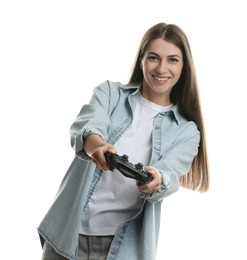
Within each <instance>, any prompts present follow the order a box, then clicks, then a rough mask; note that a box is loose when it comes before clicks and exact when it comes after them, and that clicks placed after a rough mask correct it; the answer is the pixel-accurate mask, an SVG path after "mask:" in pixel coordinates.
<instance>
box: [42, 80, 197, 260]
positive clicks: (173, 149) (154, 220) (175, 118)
mask: <svg viewBox="0 0 247 260" xmlns="http://www.w3.org/2000/svg"><path fill="white" fill-rule="evenodd" d="M138 91H140V86H134V85H122V84H121V83H118V82H110V81H106V82H104V83H102V84H101V85H100V86H98V87H96V88H95V89H94V92H93V95H92V98H91V100H90V102H89V104H87V105H84V106H83V107H82V109H81V111H80V113H79V114H78V116H77V118H76V120H75V122H74V123H73V124H72V126H71V129H70V130H71V145H72V147H73V148H74V150H75V158H74V160H73V162H72V163H71V165H70V167H69V169H68V171H67V173H66V175H65V177H64V179H63V181H62V183H61V186H60V187H59V190H58V193H57V195H56V197H55V199H54V202H53V204H52V206H51V207H50V209H49V210H48V212H47V214H46V216H45V217H44V219H43V220H42V222H41V224H40V225H39V227H38V232H39V234H40V236H41V240H47V241H49V243H50V244H51V245H52V246H53V247H54V248H55V249H56V250H57V251H58V252H59V253H60V254H61V255H63V256H65V257H67V258H68V259H70V260H75V259H76V255H77V247H78V235H79V229H80V220H81V216H82V214H83V212H84V210H85V208H86V207H87V204H88V202H89V200H90V198H91V196H92V194H93V192H94V190H95V189H96V187H97V184H98V183H99V181H100V178H101V176H102V171H101V170H100V169H98V168H96V167H95V165H94V164H93V163H92V161H91V159H90V158H89V157H88V156H87V155H86V154H85V153H84V151H83V150H82V147H83V139H84V137H86V136H87V135H89V134H91V133H96V134H99V135H101V136H102V138H104V139H105V140H107V141H108V142H109V143H111V144H114V143H115V142H116V141H117V140H118V139H119V138H120V137H121V135H122V134H123V133H124V131H126V129H127V128H128V127H129V125H130V124H131V122H132V115H133V113H132V111H133V108H134V106H135V104H134V102H133V98H132V96H133V95H135V94H136V93H137V92H138ZM199 141H200V132H199V131H198V128H197V126H196V124H195V123H194V122H192V121H187V120H186V119H185V118H184V117H183V116H182V115H181V114H180V113H179V108H178V106H177V105H175V106H174V107H173V108H172V110H171V111H169V112H165V113H160V114H158V115H157V117H156V118H155V120H154V124H153V134H152V156H151V161H150V165H153V166H154V167H155V168H157V169H158V170H159V171H160V172H161V174H162V176H163V183H162V187H161V189H160V190H159V191H157V192H155V193H153V194H152V195H151V196H150V195H146V194H144V193H140V196H141V197H143V198H145V202H144V204H143V207H142V209H141V211H140V212H139V213H138V214H137V216H135V217H134V218H132V219H130V220H129V221H127V222H126V223H125V224H124V225H122V226H120V227H119V228H118V230H117V232H116V234H115V237H114V240H113V242H112V245H111V248H110V250H109V254H108V258H107V259H108V260H126V259H131V260H140V259H141V260H153V259H155V255H156V248H157V241H158V235H159V226H160V213H161V204H162V200H163V199H164V198H165V197H167V196H169V195H170V194H172V193H174V192H176V191H177V190H178V189H179V177H180V176H182V175H184V174H186V173H187V172H188V171H189V169H190V167H191V163H192V161H193V159H194V157H195V155H196V154H197V152H198V145H199ZM127 153H128V151H126V154H127Z"/></svg>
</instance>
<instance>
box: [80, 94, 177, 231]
mask: <svg viewBox="0 0 247 260" xmlns="http://www.w3.org/2000/svg"><path fill="white" fill-rule="evenodd" d="M134 98H135V100H134V102H135V103H136V106H135V110H134V111H133V112H134V116H133V122H132V124H131V125H130V127H129V128H128V129H127V130H126V132H125V133H124V134H123V136H122V137H121V138H120V139H119V140H118V141H117V142H116V144H115V145H114V146H115V147H116V149H117V153H118V154H119V155H123V154H127V155H128V157H129V161H130V162H131V163H133V164H136V163H138V162H141V163H143V165H148V164H149V161H150V157H151V147H152V128H153V121H154V118H155V117H156V116H157V114H158V113H161V112H165V111H168V110H170V109H171V107H172V105H170V106H166V107H163V106H160V105H157V104H155V103H152V102H150V101H148V100H146V99H144V98H143V97H142V95H141V94H139V95H137V96H135V97H134ZM142 204H143V199H141V198H140V197H139V190H138V188H137V186H136V181H135V180H134V179H131V178H127V177H125V176H124V175H122V174H121V173H120V172H119V171H117V170H114V173H112V172H111V171H105V172H103V176H102V178H101V181H100V183H99V185H98V187H97V189H96V190H95V192H94V194H93V195H92V198H91V200H90V202H89V204H88V207H87V209H86V211H85V213H84V214H83V216H82V220H81V229H80V233H81V234H84V235H94V236H104V235H114V234H115V232H116V230H117V228H118V226H119V225H120V224H123V223H125V222H126V221H127V220H129V219H130V218H132V217H134V216H135V215H136V214H137V213H138V211H139V210H140V209H141V207H142Z"/></svg>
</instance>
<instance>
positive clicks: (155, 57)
mask: <svg viewBox="0 0 247 260" xmlns="http://www.w3.org/2000/svg"><path fill="white" fill-rule="evenodd" d="M157 59H158V57H157V56H155V55H149V56H148V60H150V61H156V60H157Z"/></svg>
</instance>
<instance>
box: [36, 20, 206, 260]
mask: <svg viewBox="0 0 247 260" xmlns="http://www.w3.org/2000/svg"><path fill="white" fill-rule="evenodd" d="M70 130H71V145H72V147H73V148H74V150H75V158H74V160H73V161H72V163H71V165H70V167H69V169H68V171H67V173H66V175H65V178H64V179H63V182H62V184H61V186H60V188H59V191H58V193H57V196H56V198H55V200H54V202H53V204H52V206H51V207H50V209H49V211H48V213H47V214H46V216H45V218H44V219H43V221H42V222H41V224H40V226H39V228H38V231H39V234H40V237H41V241H42V245H44V247H43V248H44V249H43V260H48V259H71V260H75V259H78V260H82V259H102V260H104V259H112V260H113V259H116V260H125V259H131V260H140V259H142V260H154V259H155V257H156V248H157V241H158V234H159V223H160V214H161V205H162V201H163V199H164V198H166V197H167V196H169V195H171V194H172V193H174V192H176V191H177V190H178V189H179V186H180V185H182V186H183V187H186V188H189V189H192V190H199V191H201V192H205V191H207V189H208V170H207V153H206V146H205V136H204V126H203V120H202V116H201V110H200V103H199V97H198V94H197V83H196V80H195V71H194V66H193V60H192V56H191V53H190V47H189V43H188V41H187V38H186V36H185V34H184V32H183V31H182V30H181V29H180V28H179V27H178V26H176V25H172V24H165V23H159V24H157V25H155V26H153V27H152V28H150V29H149V30H148V31H147V33H146V34H145V35H144V37H143V39H142V41H141V45H140V48H139V50H138V52H137V58H136V62H135V65H134V67H133V72H132V75H131V77H130V81H129V84H127V85H124V84H122V83H119V82H111V81H105V82H104V83H102V84H100V85H99V86H97V87H96V88H95V89H94V92H93V95H92V98H91V99H90V102H89V103H88V104H86V105H83V107H82V109H81V111H80V113H79V114H78V116H77V118H76V120H75V122H74V123H73V124H72V126H71V128H70ZM109 152H110V153H119V154H127V155H128V156H129V160H130V161H131V162H134V163H137V162H142V163H143V165H145V170H146V171H147V172H148V173H149V174H150V176H151V180H150V182H148V183H145V184H141V185H138V183H136V182H135V180H134V179H129V178H126V177H125V176H123V175H121V173H119V172H118V171H117V170H114V173H113V172H111V171H110V168H109V165H108V163H107V160H106V158H105V155H106V153H109ZM102 223H104V225H102Z"/></svg>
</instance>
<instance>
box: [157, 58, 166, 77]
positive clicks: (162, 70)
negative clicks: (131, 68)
mask: <svg viewBox="0 0 247 260" xmlns="http://www.w3.org/2000/svg"><path fill="white" fill-rule="evenodd" d="M167 70H168V64H167V62H166V61H164V60H162V61H160V62H159V63H158V64H157V68H156V71H157V73H159V74H164V73H166V72H167Z"/></svg>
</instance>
